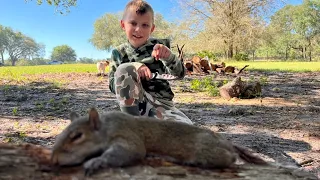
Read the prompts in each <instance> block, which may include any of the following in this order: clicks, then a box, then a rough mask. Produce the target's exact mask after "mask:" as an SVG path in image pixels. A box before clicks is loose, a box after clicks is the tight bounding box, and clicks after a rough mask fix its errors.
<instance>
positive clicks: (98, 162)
mask: <svg viewBox="0 0 320 180" xmlns="http://www.w3.org/2000/svg"><path fill="white" fill-rule="evenodd" d="M104 164H105V161H104V160H103V159H101V158H99V157H98V158H93V159H90V160H89V161H87V162H85V163H84V165H83V166H84V169H85V176H91V175H92V174H93V172H94V171H96V170H98V169H100V168H102V167H104Z"/></svg>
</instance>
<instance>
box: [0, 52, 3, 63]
mask: <svg viewBox="0 0 320 180" xmlns="http://www.w3.org/2000/svg"><path fill="white" fill-rule="evenodd" d="M0 53H1V62H2V64H4V57H3V52H2V51H1V52H0Z"/></svg>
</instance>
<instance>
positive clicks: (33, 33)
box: [0, 0, 302, 59]
mask: <svg viewBox="0 0 320 180" xmlns="http://www.w3.org/2000/svg"><path fill="white" fill-rule="evenodd" d="M44 1H45V0H44ZM301 1H302V0H289V1H287V2H288V3H290V4H297V3H300V2H301ZM127 2H128V0H78V2H77V6H76V7H71V8H70V12H69V13H67V14H65V15H61V14H60V13H58V12H56V11H55V7H54V6H49V5H47V4H46V2H44V3H43V4H42V5H40V6H39V5H37V0H32V1H30V0H29V2H25V0H0V7H1V13H0V24H1V25H3V26H6V27H11V28H12V29H13V30H16V31H21V32H22V33H23V34H25V35H27V36H29V37H31V38H33V39H35V41H36V42H38V43H42V44H44V45H45V47H46V53H45V58H49V57H50V55H51V52H52V50H53V48H54V47H55V46H59V45H63V44H66V45H68V46H70V47H72V48H73V49H74V50H75V52H76V54H77V57H78V58H80V57H87V58H93V59H105V58H109V57H110V53H109V52H107V51H101V50H97V49H96V48H95V47H94V46H93V45H92V44H91V43H90V42H89V39H90V38H91V36H92V34H93V32H94V27H93V25H94V22H95V21H96V20H97V19H98V18H100V17H102V16H103V15H104V14H105V13H116V12H120V11H123V9H124V7H125V5H126V4H127ZM147 2H148V3H150V5H151V6H152V7H153V9H154V11H155V12H156V13H161V14H162V15H163V17H164V18H165V19H166V20H169V21H170V20H172V18H173V17H174V16H176V15H177V12H176V9H177V8H176V7H177V6H178V4H177V2H176V1H175V0H147Z"/></svg>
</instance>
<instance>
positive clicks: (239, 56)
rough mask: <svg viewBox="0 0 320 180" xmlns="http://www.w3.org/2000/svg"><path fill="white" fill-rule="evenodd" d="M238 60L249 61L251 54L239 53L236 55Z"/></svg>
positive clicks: (235, 57)
mask: <svg viewBox="0 0 320 180" xmlns="http://www.w3.org/2000/svg"><path fill="white" fill-rule="evenodd" d="M234 59H235V60H236V61H249V55H248V54H244V53H238V54H236V55H235V56H234Z"/></svg>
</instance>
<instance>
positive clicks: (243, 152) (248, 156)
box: [233, 145, 268, 165]
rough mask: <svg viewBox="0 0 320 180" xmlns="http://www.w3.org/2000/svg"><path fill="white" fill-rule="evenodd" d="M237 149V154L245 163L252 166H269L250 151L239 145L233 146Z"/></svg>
mask: <svg viewBox="0 0 320 180" xmlns="http://www.w3.org/2000/svg"><path fill="white" fill-rule="evenodd" d="M233 147H234V148H235V150H236V152H237V153H238V154H239V156H240V158H241V159H243V160H244V161H246V162H248V163H252V164H259V165H267V164H268V163H267V162H266V161H264V160H263V159H261V158H260V157H258V156H255V155H253V154H252V153H251V152H250V151H249V150H248V149H246V148H244V147H241V146H238V145H233Z"/></svg>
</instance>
